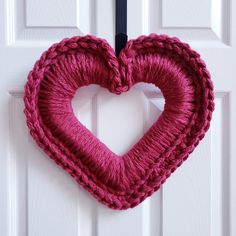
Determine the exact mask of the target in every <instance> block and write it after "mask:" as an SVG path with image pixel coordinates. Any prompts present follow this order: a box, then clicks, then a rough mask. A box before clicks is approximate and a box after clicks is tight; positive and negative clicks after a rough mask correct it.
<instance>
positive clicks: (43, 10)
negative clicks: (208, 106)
mask: <svg viewBox="0 0 236 236" xmlns="http://www.w3.org/2000/svg"><path fill="white" fill-rule="evenodd" d="M235 29H236V0H212V1H210V0H205V1H203V0H201V1H194V0H181V1H177V0H172V1H170V0H163V1H161V0H128V34H129V37H130V38H135V37H137V36H139V35H141V34H149V33H151V32H157V33H165V34H169V35H175V36H177V37H179V38H180V39H181V40H183V41H186V42H188V43H190V45H191V46H192V47H193V48H194V49H196V50H198V51H199V52H200V53H201V55H202V57H203V58H204V60H205V61H206V63H207V65H208V67H209V69H210V71H211V74H212V78H213V81H214V85H215V95H216V100H215V102H216V110H215V113H214V116H213V121H212V125H211V129H210V131H209V132H208V134H207V135H206V138H205V139H204V141H203V142H202V143H201V144H200V145H199V146H198V147H197V149H196V151H195V152H194V153H193V154H192V155H191V156H190V158H189V159H188V161H187V162H185V163H184V164H183V165H182V167H181V168H180V169H178V170H177V171H176V172H175V173H174V174H173V175H172V176H171V178H170V179H168V181H167V182H166V184H165V185H164V186H163V187H162V188H161V189H160V191H158V192H157V193H155V194H154V195H153V196H152V197H151V198H149V199H147V200H146V201H145V202H143V203H142V204H141V205H139V206H138V207H136V208H135V209H131V210H127V211H122V212H119V211H113V210H110V209H108V208H106V207H104V206H103V205H101V204H99V203H97V201H96V200H94V199H93V198H92V197H91V196H90V195H88V194H87V193H86V192H85V191H83V190H82V189H81V188H80V187H79V186H78V185H77V184H76V183H75V182H74V181H73V180H72V179H71V177H70V176H68V175H67V174H66V173H64V171H63V170H61V169H60V168H59V167H57V166H56V165H55V164H54V163H53V162H52V161H50V160H49V159H48V158H47V157H46V156H45V154H44V153H43V152H42V151H41V150H40V149H39V148H38V147H37V145H36V144H35V143H34V141H33V140H32V139H31V137H30V136H29V134H28V130H27V128H26V125H25V117H24V115H23V100H22V96H23V86H24V84H25V82H26V77H27V74H28V72H29V70H30V69H31V68H32V66H33V64H34V62H35V60H36V59H38V58H39V56H40V54H41V53H42V52H43V51H44V50H46V49H47V48H48V47H49V46H50V44H51V43H53V42H56V41H59V40H61V39H62V38H64V37H69V36H72V35H85V34H88V33H89V34H95V35H97V36H99V37H103V38H106V39H107V40H108V41H109V42H110V43H111V44H112V45H114V0H109V1H105V0H78V1H76V0H70V1H65V0H63V1H55V0H47V1H46V0H37V1H34V0H2V1H0V68H1V70H0V114H1V116H0V236H48V235H50V236H51V235H52V236H54V235H55V236H64V235H70V236H78V235H79V236H110V235H112V236H120V235H135V236H154V235H155V236H189V235H191V236H234V235H236V185H235V182H236V159H235V155H236V145H235V144H234V143H235V140H236V123H235V122H234V121H235V120H236V82H235V81H236V80H235V72H234V69H235V68H236V62H235V61H236V60H235V55H236V46H235V44H236V30H235ZM163 103H164V100H163V98H162V96H161V93H160V92H159V91H158V90H157V89H155V88H153V87H150V86H145V85H138V86H135V87H134V88H132V90H131V91H130V92H129V93H126V94H122V95H121V96H116V95H111V94H110V93H108V92H107V91H105V90H104V89H101V88H99V87H97V86H89V87H88V88H83V89H81V90H79V91H78V93H77V95H76V98H75V99H74V100H73V107H74V111H75V114H76V115H77V116H78V118H79V120H80V121H82V122H83V123H84V124H85V125H86V126H87V127H88V128H89V129H91V130H92V131H93V132H94V134H95V135H97V136H98V137H99V138H100V139H101V140H102V141H103V142H105V143H106V144H107V145H108V146H109V147H110V148H111V149H112V150H113V151H114V152H116V153H118V154H122V153H124V152H126V151H127V150H128V149H129V148H130V147H131V146H132V145H133V144H134V143H135V142H136V141H137V140H138V138H140V137H141V136H142V134H143V132H144V131H145V130H146V129H148V127H150V125H151V124H152V123H153V122H154V121H155V119H156V118H157V117H158V116H159V115H160V113H161V111H162V109H163ZM127 130H128V131H127Z"/></svg>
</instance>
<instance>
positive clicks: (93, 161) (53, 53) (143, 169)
mask: <svg viewBox="0 0 236 236" xmlns="http://www.w3.org/2000/svg"><path fill="white" fill-rule="evenodd" d="M139 82H145V83H152V84H154V85H155V86H157V87H158V88H160V89H161V91H162V93H163V95H164V97H165V106H164V111H163V112H162V114H161V116H160V117H159V118H158V120H157V121H156V122H155V123H154V124H153V125H152V127H151V128H150V129H149V130H148V131H147V132H146V133H145V135H144V136H143V137H142V138H141V139H140V140H139V141H138V142H137V144H135V145H134V146H133V147H132V148H131V149H130V150H129V151H128V152H127V153H126V154H125V155H123V156H117V155H116V154H115V153H113V152H112V151H111V150H110V149H109V148H108V147H107V146H106V145H105V144H104V143H102V142H101V141H99V140H98V139H97V138H96V137H95V136H94V135H93V134H92V133H91V132H90V131H89V130H88V129H87V128H86V127H85V126H84V125H83V124H81V123H80V122H79V121H78V119H77V118H76V117H75V115H74V113H73V110H72V106H71V100H72V98H73V96H74V94H75V92H76V90H77V89H79V88H80V87H82V86H86V85H89V84H98V85H100V86H102V87H104V88H106V89H108V90H109V91H110V92H111V93H117V94H120V93H122V92H126V91H127V90H129V89H130V88H131V87H132V86H133V85H134V84H136V83H139ZM213 100H214V95H213V85H212V82H211V79H210V74H209V72H208V70H207V69H206V66H205V63H204V62H203V61H202V60H201V58H200V56H199V54H198V53H197V52H195V51H193V50H192V49H190V47H189V46H188V45H187V44H186V43H182V42H180V40H179V39H177V38H171V37H168V36H166V35H155V34H152V35H149V36H141V37H139V38H137V39H135V40H130V41H129V42H128V43H127V45H126V47H125V48H124V49H123V50H122V51H121V53H120V55H119V57H118V58H117V57H116V56H115V53H114V50H113V49H112V48H111V46H110V45H109V44H108V43H107V42H106V41H105V40H102V39H99V38H96V37H94V36H82V37H79V36H78V37H73V38H69V39H64V40H62V41H61V42H60V43H56V44H54V45H52V46H51V47H50V48H49V49H48V50H47V51H46V52H44V53H43V54H42V56H41V58H40V59H39V60H38V61H37V62H36V64H35V65H34V68H33V70H32V71H31V72H30V73H29V76H28V82H27V84H26V86H25V96H24V102H25V110H24V112H25V115H26V118H27V125H28V127H29V130H30V133H31V135H32V136H33V138H34V140H35V141H36V142H37V144H38V145H39V146H40V147H41V148H42V149H43V150H44V151H45V153H46V154H47V155H48V156H49V157H50V158H51V159H52V160H54V161H55V162H56V163H57V164H58V165H59V166H61V167H62V168H63V169H64V170H65V171H66V172H68V173H69V174H70V175H71V176H72V177H73V178H74V179H75V180H76V181H77V182H78V183H79V184H80V185H81V186H82V187H83V188H84V189H86V190H87V191H88V192H90V193H91V194H92V195H93V196H94V197H95V198H96V199H97V200H99V201H100V202H101V203H103V204H105V205H107V206H108V207H110V208H113V209H127V208H131V207H134V206H136V205H138V204H139V203H141V202H142V201H143V200H144V199H146V198H147V197H148V196H150V195H152V194H153V193H154V192H155V191H157V190H158V189H159V188H160V186H161V185H162V184H163V183H164V182H165V180H166V179H167V178H168V177H169V176H170V175H171V173H172V172H174V171H175V170H176V168H178V167H179V166H180V165H181V164H182V163H183V161H184V160H186V159H187V158H188V156H189V154H190V153H191V152H192V151H193V150H194V148H195V147H196V146H197V145H198V143H199V141H200V140H201V139H202V138H203V137H204V135H205V132H206V131H207V130H208V128H209V125H210V120H211V117H212V112H213V110H214V102H213ZM127 132H128V130H127Z"/></svg>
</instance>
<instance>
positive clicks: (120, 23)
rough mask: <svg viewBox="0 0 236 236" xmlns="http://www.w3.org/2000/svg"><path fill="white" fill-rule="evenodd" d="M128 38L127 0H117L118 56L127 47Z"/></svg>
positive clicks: (116, 43)
mask: <svg viewBox="0 0 236 236" xmlns="http://www.w3.org/2000/svg"><path fill="white" fill-rule="evenodd" d="M127 40H128V36H127V0H116V38H115V51H116V55H117V56H119V53H120V51H121V50H122V49H123V48H124V47H125V45H126V43H127Z"/></svg>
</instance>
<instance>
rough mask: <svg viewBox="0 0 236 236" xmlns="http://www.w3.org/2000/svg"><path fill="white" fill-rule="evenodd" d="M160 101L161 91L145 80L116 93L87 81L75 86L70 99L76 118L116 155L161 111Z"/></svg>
mask: <svg viewBox="0 0 236 236" xmlns="http://www.w3.org/2000/svg"><path fill="white" fill-rule="evenodd" d="M164 103H165V101H164V98H163V95H162V93H161V91H160V90H159V89H158V88H156V87H155V86H154V85H151V84H146V83H139V84H137V85H134V86H133V87H132V88H131V89H130V90H129V91H127V92H125V93H122V94H119V95H116V94H114V93H110V92H109V91H108V90H106V89H104V88H101V87H100V86H98V85H89V86H86V87H82V88H80V89H78V90H77V92H76V94H75V96H74V97H73V99H72V107H73V111H74V114H75V116H76V117H77V119H78V120H79V121H80V122H81V123H82V124H83V125H84V126H85V127H86V128H87V129H89V130H90V131H91V132H92V133H93V134H94V135H95V136H96V137H97V138H98V139H99V140H100V141H101V142H103V143H104V144H105V145H106V146H107V147H108V148H109V149H111V150H112V151H113V152H114V153H115V154H117V155H118V156H122V155H124V154H125V153H126V152H128V150H130V149H131V148H132V146H134V145H135V144H136V143H137V142H138V140H140V139H141V138H142V136H143V134H144V133H145V132H146V131H147V130H148V129H149V128H150V127H151V126H152V125H153V124H154V123H155V121H156V120H157V119H158V117H159V116H160V115H161V113H162V111H163V110H164ZM98 127H99V128H98Z"/></svg>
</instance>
